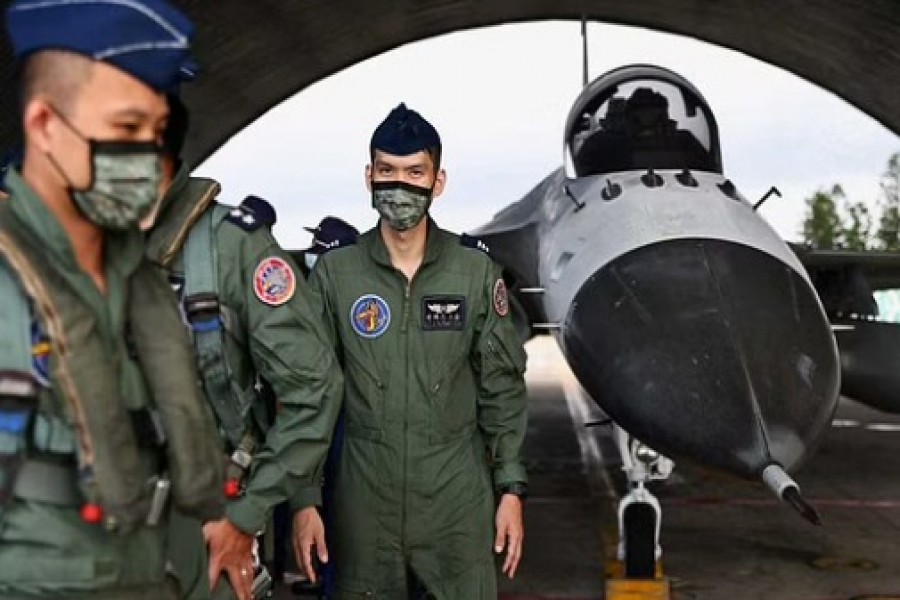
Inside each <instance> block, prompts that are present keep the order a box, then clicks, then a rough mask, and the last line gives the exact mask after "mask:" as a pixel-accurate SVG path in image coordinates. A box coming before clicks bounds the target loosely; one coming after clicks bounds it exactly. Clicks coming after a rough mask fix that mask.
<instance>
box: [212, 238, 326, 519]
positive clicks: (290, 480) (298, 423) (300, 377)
mask: <svg viewBox="0 0 900 600" xmlns="http://www.w3.org/2000/svg"><path fill="white" fill-rule="evenodd" d="M245 237H246V238H247V240H246V243H244V244H243V245H242V246H243V248H242V251H241V252H240V256H238V257H235V260H236V261H238V263H237V264H240V265H241V269H240V278H239V279H240V285H241V286H242V288H243V295H242V300H243V302H242V305H241V306H237V307H233V308H235V309H237V310H238V312H239V314H240V316H241V317H242V320H243V322H244V323H246V328H247V338H248V345H249V350H250V354H251V356H252V359H253V364H254V367H255V368H256V371H257V373H258V374H259V375H260V376H261V377H263V378H265V379H266V381H268V382H269V383H270V384H271V386H272V389H273V391H274V392H275V397H276V398H277V399H278V401H279V403H280V405H281V409H280V410H279V411H278V414H277V415H276V418H275V422H274V424H273V425H272V427H271V428H270V429H269V432H268V434H267V435H266V440H265V444H264V446H263V448H262V449H261V450H260V451H259V452H258V453H257V456H256V459H255V460H254V464H253V467H252V469H251V472H250V475H249V477H248V480H247V486H246V494H245V495H244V496H243V497H242V498H240V499H238V500H237V501H234V502H231V503H230V504H229V506H228V509H227V515H228V518H229V520H230V521H231V522H232V523H234V524H235V525H236V526H237V527H238V528H240V529H242V530H243V531H245V532H247V533H256V532H258V531H260V530H262V528H263V527H264V524H265V521H266V519H267V518H268V515H269V513H270V511H271V510H272V508H273V507H274V506H275V505H276V504H278V503H280V502H283V501H285V500H288V499H290V500H291V504H292V505H296V504H305V505H307V506H308V505H309V504H308V503H310V502H311V503H312V504H316V503H320V502H321V499H320V498H319V496H318V495H317V491H318V488H319V486H320V485H321V481H322V472H323V468H324V463H325V459H326V457H327V455H328V447H329V445H330V443H331V437H332V433H333V431H334V426H335V422H336V421H337V416H338V413H339V411H340V405H341V400H342V394H343V377H342V375H341V372H340V369H339V368H338V364H337V361H336V360H335V358H334V353H333V352H332V350H331V346H330V344H328V343H327V338H326V336H325V333H324V329H323V327H322V323H321V321H320V319H319V318H318V316H317V313H316V311H315V309H314V303H313V300H312V294H311V291H310V288H309V286H308V285H307V283H306V281H305V280H304V279H303V277H302V275H301V273H300V270H299V269H298V268H297V267H296V265H295V264H294V262H293V260H292V259H291V257H290V256H289V255H288V254H287V253H286V252H284V251H283V250H282V249H281V248H280V247H279V246H278V245H277V243H276V242H275V240H274V238H272V236H271V235H270V234H269V233H268V231H266V230H258V231H255V232H252V233H251V234H250V235H248V236H245ZM271 257H277V258H280V259H282V260H284V261H285V262H287V264H288V265H290V266H291V268H292V269H293V270H294V280H295V286H296V287H295V290H294V293H293V296H291V297H290V299H289V300H288V301H286V302H285V303H283V304H281V305H279V306H272V305H270V304H266V303H265V302H263V301H262V300H260V299H259V298H258V297H257V295H256V292H255V291H254V285H253V283H254V274H255V272H256V269H257V267H258V266H259V265H260V263H262V262H263V261H265V260H266V259H268V258H271Z"/></svg>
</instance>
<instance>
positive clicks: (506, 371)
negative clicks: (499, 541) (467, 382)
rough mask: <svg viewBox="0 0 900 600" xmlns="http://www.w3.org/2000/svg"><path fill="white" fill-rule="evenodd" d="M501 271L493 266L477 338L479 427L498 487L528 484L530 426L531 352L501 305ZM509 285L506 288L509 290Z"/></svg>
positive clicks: (487, 280) (485, 287) (485, 288)
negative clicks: (525, 456) (527, 437)
mask: <svg viewBox="0 0 900 600" xmlns="http://www.w3.org/2000/svg"><path fill="white" fill-rule="evenodd" d="M500 280H501V279H500V269H499V267H497V266H496V265H495V264H491V266H490V269H489V270H488V274H487V276H486V277H485V282H484V298H483V301H484V304H483V305H482V306H484V316H483V318H482V320H481V327H480V328H478V331H477V333H476V335H477V338H476V340H475V353H474V363H475V364H474V366H475V372H476V376H477V378H478V426H479V428H480V430H481V432H482V435H483V436H484V439H485V442H486V443H487V445H488V453H489V456H490V458H491V467H492V471H493V478H494V487H495V488H498V487H500V486H502V485H505V484H509V483H525V482H526V481H527V478H526V475H525V467H524V464H523V458H522V444H523V443H524V441H525V430H526V426H527V415H526V399H527V396H526V391H525V377H524V374H525V350H524V349H523V348H522V342H521V341H520V339H519V336H518V334H517V333H516V329H515V327H514V325H513V319H512V316H511V315H510V314H508V310H509V309H508V306H509V302H508V299H507V301H506V307H507V308H506V313H507V314H501V313H503V312H504V309H503V308H502V306H501V307H499V308H498V307H497V305H496V304H495V298H494V296H495V286H496V285H497V282H498V281H500ZM504 289H505V288H504Z"/></svg>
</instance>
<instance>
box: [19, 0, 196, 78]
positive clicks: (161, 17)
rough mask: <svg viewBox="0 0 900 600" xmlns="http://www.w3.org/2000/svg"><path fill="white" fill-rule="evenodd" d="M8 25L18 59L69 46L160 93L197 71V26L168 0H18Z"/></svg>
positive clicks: (69, 49)
mask: <svg viewBox="0 0 900 600" xmlns="http://www.w3.org/2000/svg"><path fill="white" fill-rule="evenodd" d="M6 26H7V30H8V32H9V37H10V39H11V40H12V44H13V52H14V55H15V57H16V58H17V59H22V58H25V57H27V56H28V55H30V54H32V53H34V52H38V51H41V50H68V51H70V52H75V53H77V54H81V55H84V56H87V57H88V58H92V59H94V60H102V61H104V62H106V63H109V64H111V65H113V66H115V67H117V68H119V69H121V70H122V71H125V72H126V73H128V74H130V75H133V76H134V77H136V78H137V79H139V80H140V81H142V82H144V83H145V84H147V85H148V86H150V87H151V88H153V89H155V90H157V91H160V92H166V91H173V90H175V89H177V87H178V84H179V83H181V82H183V81H189V80H191V79H193V78H194V76H195V75H196V64H195V63H194V62H193V60H191V57H190V54H189V52H190V45H191V38H192V37H193V35H194V25H193V24H192V23H191V21H190V20H189V19H188V18H187V16H185V15H184V14H183V13H182V12H181V11H179V10H178V9H176V8H175V7H174V6H172V5H171V4H169V3H168V2H166V1H165V0H127V1H126V0H14V1H13V2H12V4H10V5H9V8H8V9H7V11H6Z"/></svg>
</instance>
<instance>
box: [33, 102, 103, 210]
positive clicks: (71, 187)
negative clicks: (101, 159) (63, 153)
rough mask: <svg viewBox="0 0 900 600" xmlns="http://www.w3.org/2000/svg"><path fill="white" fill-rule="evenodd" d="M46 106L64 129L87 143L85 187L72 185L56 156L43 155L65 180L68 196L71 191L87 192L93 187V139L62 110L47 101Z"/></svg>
mask: <svg viewBox="0 0 900 600" xmlns="http://www.w3.org/2000/svg"><path fill="white" fill-rule="evenodd" d="M47 106H49V107H50V110H51V112H53V114H55V115H56V117H57V118H58V119H59V120H60V122H62V124H63V125H65V126H66V129H68V130H69V131H71V132H72V133H74V134H75V137H77V138H78V139H79V140H81V141H82V142H84V143H85V144H87V147H88V168H89V169H90V172H89V179H88V185H87V187H85V188H83V189H76V188H75V186H74V185H72V180H71V179H69V176H68V175H66V172H65V171H64V170H63V168H62V166H61V165H60V164H59V162H58V161H57V160H56V158H54V157H53V155H52V154H50V152H45V153H44V154H45V155H46V156H47V158H48V159H49V160H50V164H52V165H53V168H55V169H56V171H57V173H59V175H60V177H62V178H63V181H65V182H66V188H67V190H68V192H69V195H70V196H71V195H72V193H73V192H87V191H89V190H91V189H93V187H94V177H95V165H94V154H95V149H94V140H92V139H90V138H89V137H86V136H85V135H84V134H83V133H81V132H80V131H79V130H78V128H77V127H75V126H74V125H73V124H72V122H71V121H69V119H67V118H66V116H65V115H64V114H63V112H62V111H61V110H59V109H58V108H56V107H55V106H53V105H52V104H50V103H47Z"/></svg>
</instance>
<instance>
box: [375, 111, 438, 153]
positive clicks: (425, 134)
mask: <svg viewBox="0 0 900 600" xmlns="http://www.w3.org/2000/svg"><path fill="white" fill-rule="evenodd" d="M440 147H441V136H439V135H438V132H437V130H436V129H435V128H434V127H433V126H432V125H431V123H429V122H428V121H426V120H425V119H424V118H422V115H420V114H419V113H417V112H416V111H414V110H410V109H408V108H406V104H404V103H400V106H398V107H397V108H395V109H394V110H392V111H391V112H390V114H389V115H388V116H387V118H386V119H385V120H384V121H382V122H381V125H379V126H378V127H377V128H376V129H375V133H373V134H372V141H371V142H370V144H369V152H370V153H371V154H372V155H373V156H374V154H375V151H376V150H381V151H382V152H387V153H388V154H393V155H395V156H409V155H410V154H415V153H416V152H419V151H420V150H428V149H430V148H438V149H440ZM434 158H435V163H437V162H438V160H439V157H434Z"/></svg>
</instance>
